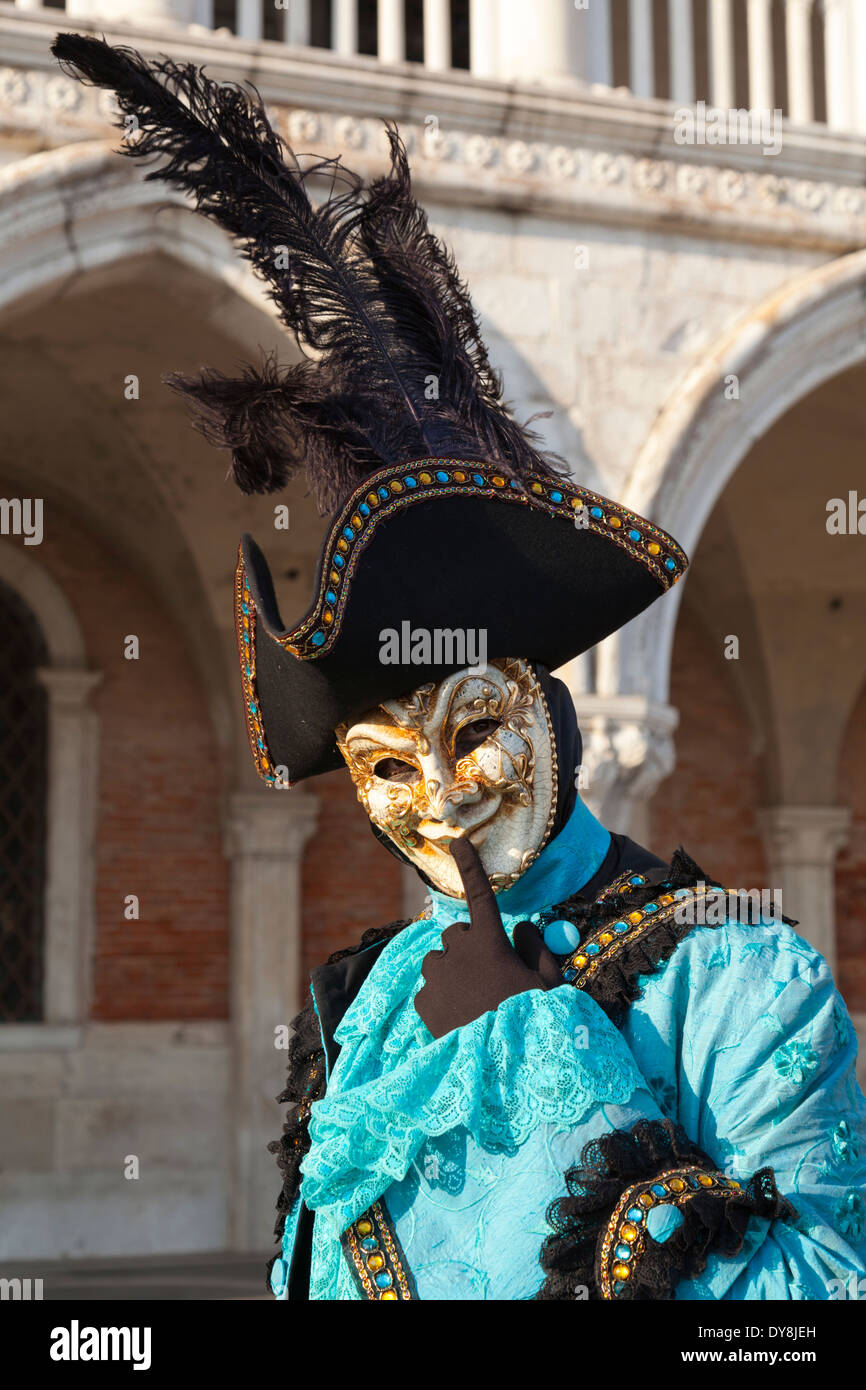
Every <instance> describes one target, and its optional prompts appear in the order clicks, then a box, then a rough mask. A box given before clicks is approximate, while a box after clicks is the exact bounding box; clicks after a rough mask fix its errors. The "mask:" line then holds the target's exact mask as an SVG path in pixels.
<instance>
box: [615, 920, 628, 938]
mask: <svg viewBox="0 0 866 1390" xmlns="http://www.w3.org/2000/svg"><path fill="white" fill-rule="evenodd" d="M628 929H629V923H628V922H614V924H613V930H614V931H615V932H619V935H620V936H622V934H623V932H624V931H628Z"/></svg>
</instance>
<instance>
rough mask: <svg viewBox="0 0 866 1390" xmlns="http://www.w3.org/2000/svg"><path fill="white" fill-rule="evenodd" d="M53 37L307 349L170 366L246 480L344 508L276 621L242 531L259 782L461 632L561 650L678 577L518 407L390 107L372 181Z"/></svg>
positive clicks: (286, 771)
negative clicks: (540, 438)
mask: <svg viewBox="0 0 866 1390" xmlns="http://www.w3.org/2000/svg"><path fill="white" fill-rule="evenodd" d="M52 51H53V52H54V54H55V55H56V56H57V58H58V59H59V60H60V62H61V64H62V65H63V66H64V67H65V68H66V70H67V71H69V72H70V73H72V75H74V76H76V77H78V78H80V79H81V80H82V81H84V82H87V83H89V84H92V85H95V86H99V87H103V88H106V89H108V90H111V91H113V92H115V93H116V96H117V103H118V107H119V117H118V125H120V126H121V127H122V128H124V129H126V127H127V118H131V128H132V130H133V131H134V138H130V137H129V131H128V130H127V136H126V138H125V140H124V143H123V148H122V153H123V154H126V155H129V156H131V157H133V158H142V157H149V156H163V157H164V162H163V163H161V164H159V165H157V166H156V167H151V168H150V169H149V171H148V173H147V174H146V178H148V179H161V180H163V181H164V182H166V183H168V184H169V185H170V186H171V187H173V188H175V189H177V190H180V191H182V192H184V193H185V194H188V195H190V196H191V197H192V199H193V201H194V204H195V208H196V210H197V211H198V212H201V213H203V214H204V215H205V216H207V217H211V218H213V219H214V221H216V222H217V223H218V224H219V225H220V226H221V227H223V228H224V229H225V230H226V231H227V232H229V234H230V235H231V236H232V237H233V238H234V239H235V241H236V243H237V245H238V248H239V250H240V251H241V252H242V254H243V255H245V256H246V257H247V258H248V259H249V260H250V261H251V262H252V264H253V266H254V268H255V270H256V271H257V272H258V273H259V275H260V276H261V277H262V278H263V280H264V281H265V282H266V284H267V287H268V290H269V293H270V295H271V297H272V299H273V301H274V303H275V305H276V307H277V310H278V312H279V315H280V318H281V319H282V321H283V323H284V324H285V326H286V327H287V328H288V329H289V331H290V333H291V334H292V337H293V339H294V340H295V343H296V344H297V345H298V346H299V347H300V348H301V350H302V351H303V352H304V353H305V357H304V360H302V361H301V362H296V363H293V364H292V365H291V366H289V367H285V368H281V367H279V366H278V365H277V364H276V362H275V361H274V360H273V359H272V358H265V360H264V361H263V363H262V365H261V366H260V367H252V366H247V367H245V368H244V370H243V373H242V375H241V376H240V377H237V378H228V377H226V376H223V375H222V374H221V373H219V372H215V371H207V370H206V371H204V372H203V373H202V374H201V375H199V376H197V377H182V376H178V375H176V374H172V375H169V376H168V377H167V378H166V380H167V381H168V383H169V385H171V386H172V387H173V388H174V389H175V390H177V391H179V392H181V393H182V394H183V395H184V396H185V397H186V398H187V399H188V400H190V401H191V402H192V403H193V406H194V411H195V415H196V424H197V426H198V427H199V428H200V429H201V430H202V431H203V433H204V434H205V435H206V437H207V438H208V439H209V440H210V441H211V442H212V443H214V444H216V445H217V446H219V447H221V448H224V449H227V450H230V451H231V456H232V472H233V474H234V478H235V481H236V482H237V484H238V486H239V487H240V488H241V489H242V491H244V492H264V493H267V492H275V491H277V490H278V489H280V488H282V487H284V486H285V484H286V483H287V482H288V480H289V479H290V478H291V477H292V476H293V474H295V473H297V472H298V470H299V468H303V467H305V468H306V471H307V475H308V477H309V480H310V483H311V485H312V487H313V489H314V491H315V493H316V496H317V498H318V501H319V505H320V507H321V508H322V509H323V510H325V511H332V510H333V511H334V512H335V515H334V520H333V522H332V524H331V526H330V529H329V530H328V533H327V535H326V537H325V542H324V545H323V548H322V553H321V556H320V560H319V573H318V581H317V587H316V593H315V597H314V600H313V604H312V607H311V608H310V610H309V612H308V613H307V614H306V616H305V617H304V618H302V619H301V621H300V622H299V623H298V624H297V625H296V626H295V627H293V628H290V629H287V628H286V627H285V626H284V625H283V622H282V619H281V617H280V613H279V609H278V607H277V600H276V596H275V594H274V588H273V584H272V582H271V577H270V574H269V572H268V568H267V565H266V563H265V560H264V557H263V555H262V553H261V551H260V550H259V549H258V547H257V546H256V544H255V542H254V541H252V540H251V539H250V538H249V537H245V538H244V540H243V541H242V543H241V550H240V557H239V563H238V570H237V577H236V610H237V627H238V639H239V648H240V654H241V676H242V680H243V686H244V699H245V707H246V716H247V725H248V728H249V733H250V739H251V743H252V749H253V754H254V757H255V760H256V764H257V767H258V769H259V771H260V773H261V774H262V776H263V777H265V778H266V780H267V781H269V782H271V783H285V782H288V783H290V784H291V783H295V782H299V781H302V780H303V779H304V778H306V777H312V776H314V775H315V774H317V773H320V772H327V771H329V770H330V769H331V768H335V767H338V766H340V765H341V761H340V755H339V752H338V750H337V746H336V742H335V729H336V728H337V726H338V725H340V724H341V723H343V722H345V721H347V720H351V719H352V717H353V716H357V715H360V714H362V713H364V712H365V711H366V710H367V709H368V708H370V707H372V706H374V705H376V704H378V703H380V702H381V701H382V700H387V699H390V698H394V697H398V696H400V695H404V694H406V693H408V692H409V691H410V690H413V689H415V688H417V687H418V686H419V685H423V684H425V683H426V682H428V681H435V680H438V679H441V678H442V677H443V676H445V675H447V674H448V673H449V672H451V671H455V670H460V669H461V668H462V667H464V666H467V665H474V664H478V661H479V657H480V656H481V655H482V653H480V652H479V651H478V650H477V648H476V649H475V650H474V651H473V653H472V656H471V657H470V653H469V652H468V650H467V648H466V643H467V639H471V638H472V636H473V635H474V636H475V637H476V638H481V639H482V640H483V643H484V654H487V655H489V656H490V657H491V658H502V657H514V656H519V657H523V658H525V659H528V660H536V661H539V662H541V663H543V664H544V665H545V666H547V667H548V668H555V667H557V666H559V665H561V664H562V663H563V662H564V661H567V660H568V659H570V658H571V657H574V656H577V655H579V654H580V653H581V652H583V651H586V650H587V648H589V647H591V646H593V644H594V643H596V642H599V641H601V639H602V638H603V637H606V636H607V635H608V634H609V633H611V632H613V631H615V630H616V629H617V628H618V627H621V626H622V625H623V623H626V622H628V621H629V619H631V618H633V617H635V616H636V615H637V614H638V613H640V612H641V611H642V610H643V609H644V608H646V607H647V605H648V604H650V603H651V602H652V601H653V599H655V598H657V597H658V596H659V595H660V594H662V593H664V591H665V590H666V589H667V588H669V587H670V585H671V584H672V583H674V581H675V580H677V579H679V577H680V575H681V574H682V573H683V572H684V570H685V567H686V563H687V561H686V557H685V556H684V554H683V552H682V551H681V550H680V549H679V547H678V546H677V545H676V543H675V542H674V541H673V540H671V538H670V536H668V535H666V534H665V533H664V532H663V531H660V530H659V529H658V528H657V527H655V526H653V525H651V524H650V523H649V522H648V521H645V520H644V519H643V518H642V517H639V516H635V515H634V514H633V513H631V512H628V511H626V509H625V508H623V507H621V506H619V505H618V504H616V503H614V502H610V501H608V500H607V499H606V498H604V497H599V496H597V495H596V494H595V493H591V492H588V491H587V490H586V489H584V488H581V487H579V486H577V485H576V484H574V483H572V482H571V481H570V480H569V479H568V478H567V476H566V473H567V469H566V467H565V465H564V463H563V461H562V460H561V459H557V458H555V457H553V456H551V455H549V454H546V453H543V452H540V451H539V449H538V448H537V441H536V437H535V435H534V434H533V433H532V432H531V431H530V430H529V429H528V428H527V426H526V425H520V424H518V423H517V422H516V421H515V420H514V419H513V418H512V416H511V414H510V413H509V411H508V409H507V407H506V405H505V403H504V401H503V399H502V382H501V379H500V377H499V374H498V373H497V372H496V371H495V370H494V369H493V367H492V366H491V364H490V362H489V360H488V355H487V349H486V347H485V345H484V341H483V339H482V337H481V331H480V327H479V323H478V319H477V316H476V313H475V310H474V307H473V305H472V301H471V298H470V296H469V291H468V289H467V287H466V285H465V283H464V282H463V281H462V280H461V278H460V275H459V272H458V270H457V266H456V265H455V262H454V258H453V256H452V255H451V253H450V252H449V251H448V250H447V249H446V247H445V246H443V244H442V243H441V241H439V240H438V238H437V237H436V236H435V235H434V234H433V232H431V230H430V228H429V225H428V222H427V217H426V214H425V212H424V209H423V208H422V207H420V206H419V204H418V203H417V202H416V201H415V199H414V197H413V195H412V187H411V179H410V174H409V164H408V159H407V156H406V150H405V147H404V145H403V142H402V140H401V139H400V136H399V133H398V132H397V129H396V127H394V126H393V125H391V124H386V136H387V143H388V145H389V148H390V157H391V165H390V169H389V170H388V172H387V173H385V174H384V175H383V176H381V177H379V178H376V179H374V180H373V181H372V182H370V183H369V184H365V182H364V180H363V179H362V178H361V177H359V175H357V174H355V173H353V172H352V171H351V170H349V169H346V168H345V166H344V165H343V164H342V163H341V161H340V160H339V159H319V160H316V161H315V162H313V163H312V164H310V165H309V166H308V167H306V168H302V167H301V164H300V161H299V159H298V157H297V156H296V155H295V154H294V152H293V151H292V150H291V149H290V148H289V146H288V145H287V144H286V142H285V141H284V140H283V139H282V138H281V137H280V136H279V135H278V134H277V133H276V132H275V130H274V129H273V126H272V124H271V122H270V120H269V118H268V115H267V113H266V111H265V109H264V107H263V105H262V102H261V100H260V98H259V97H258V94H257V93H256V92H255V90H254V89H250V88H246V87H241V86H238V85H236V84H233V83H229V84H220V83H218V82H215V81H213V80H212V79H211V78H209V77H207V76H206V75H205V73H204V72H203V70H201V69H198V68H196V67H194V66H193V65H192V64H176V63H173V62H171V61H170V60H168V59H159V60H157V61H151V62H148V61H147V60H145V59H144V58H142V56H141V55H140V54H139V53H136V52H135V50H133V49H129V48H117V47H111V46H110V45H109V44H107V43H105V42H104V41H103V40H100V39H95V38H90V37H88V36H84V35H80V34H60V35H58V37H57V39H56V40H55V42H54V44H53V46H52ZM308 185H310V186H311V187H318V188H319V189H320V191H321V190H322V189H323V196H322V195H321V192H320V195H319V196H317V198H316V200H315V201H314V200H313V199H312V198H311V197H310V193H309V191H308ZM527 423H529V422H527ZM482 634H483V638H482ZM386 657H387V659H386ZM395 657H396V658H397V659H396V660H395V659H394V658H395Z"/></svg>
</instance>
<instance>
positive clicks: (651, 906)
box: [643, 903, 659, 912]
mask: <svg viewBox="0 0 866 1390" xmlns="http://www.w3.org/2000/svg"><path fill="white" fill-rule="evenodd" d="M643 910H644V912H658V910H659V905H658V903H644V905H643Z"/></svg>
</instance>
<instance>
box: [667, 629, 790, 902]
mask: <svg viewBox="0 0 866 1390" xmlns="http://www.w3.org/2000/svg"><path fill="white" fill-rule="evenodd" d="M730 665H731V663H729V662H728V661H726V660H725V659H724V657H723V656H722V654H721V652H720V651H718V650H717V649H716V648H714V647H713V645H712V644H711V642H710V640H709V639H708V637H707V636H706V634H705V632H704V629H703V628H702V627H701V625H700V623H699V622H698V620H697V619H696V617H695V615H694V614H692V613H690V612H689V611H688V609H687V608H685V607H684V608H683V609H682V611H681V614H680V619H679V622H678V623H677V631H676V638H675V641H674V651H673V660H672V665H671V693H670V702H671V704H672V705H675V706H676V708H677V709H678V710H679V712H680V724H679V728H678V729H677V731H676V734H675V735H674V737H675V740H676V749H677V765H676V767H675V768H674V771H673V773H672V774H671V776H670V777H668V778H667V779H666V780H665V781H664V782H662V783H661V785H660V786H659V788H658V789H657V791H656V794H655V796H654V797H653V800H652V803H651V806H650V844H649V848H651V849H652V850H654V851H655V853H656V854H660V855H661V856H662V857H663V858H665V859H668V858H670V856H671V854H672V853H673V851H674V850H675V849H676V847H677V845H680V844H682V846H683V848H684V849H685V850H686V851H687V852H688V853H689V854H690V855H691V856H692V858H693V859H695V860H696V861H697V862H698V864H700V866H701V868H702V869H704V870H705V871H706V872H707V873H708V874H710V875H711V877H713V878H715V879H717V880H718V881H719V882H720V883H724V884H725V885H726V886H728V887H731V888H761V887H764V886H765V885H767V867H766V861H765V858H764V849H763V844H762V841H761V833H760V829H759V826H758V820H757V815H756V810H757V808H758V806H759V805H760V804H761V801H762V794H761V784H760V776H759V772H760V769H759V763H758V758H757V756H756V755H755V754H753V753H752V752H751V732H750V729H749V725H748V722H747V719H746V716H745V714H744V712H743V711H742V709H741V707H740V704H739V700H738V697H737V693H736V691H735V689H734V686H733V682H732V680H731V674H730ZM768 886H772V885H768Z"/></svg>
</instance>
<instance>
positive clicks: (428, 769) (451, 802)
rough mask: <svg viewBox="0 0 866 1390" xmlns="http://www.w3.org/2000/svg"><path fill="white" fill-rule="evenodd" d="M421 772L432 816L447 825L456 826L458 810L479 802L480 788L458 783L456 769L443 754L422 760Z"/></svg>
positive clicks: (433, 754)
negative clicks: (466, 804) (468, 804)
mask: <svg viewBox="0 0 866 1390" xmlns="http://www.w3.org/2000/svg"><path fill="white" fill-rule="evenodd" d="M421 771H422V773H423V776H424V792H425V794H426V797H427V804H428V806H429V807H430V813H431V815H432V816H433V818H434V819H435V820H441V821H444V822H445V824H446V825H456V824H457V811H458V808H459V807H460V806H462V805H463V804H464V803H465V802H467V801H468V802H472V801H477V800H478V797H479V796H480V792H479V790H478V788H477V787H475V786H467V785H466V783H465V782H462V783H461V782H458V781H457V780H456V779H455V775H454V769H453V768H452V767H451V765H450V763H449V762H448V761H447V759H446V758H444V757H443V756H442V755H441V754H435V753H430V754H428V755H427V756H426V757H424V758H422V759H421Z"/></svg>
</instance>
